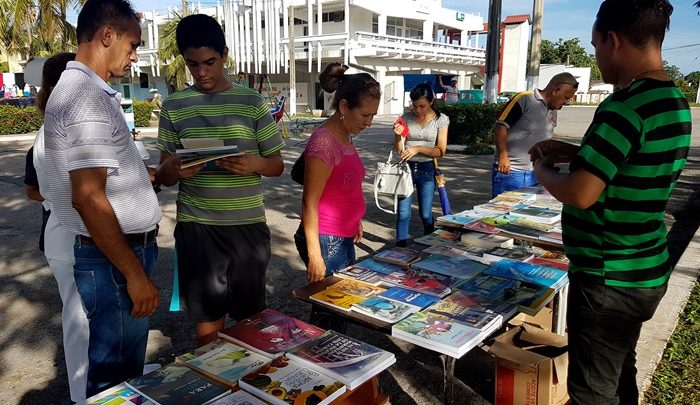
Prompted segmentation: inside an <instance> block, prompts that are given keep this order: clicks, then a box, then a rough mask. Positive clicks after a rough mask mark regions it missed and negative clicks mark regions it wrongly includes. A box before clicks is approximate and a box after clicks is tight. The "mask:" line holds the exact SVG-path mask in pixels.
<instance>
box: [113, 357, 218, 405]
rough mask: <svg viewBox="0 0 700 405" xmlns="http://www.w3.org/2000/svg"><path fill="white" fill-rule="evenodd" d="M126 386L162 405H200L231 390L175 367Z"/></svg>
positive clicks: (142, 377)
mask: <svg viewBox="0 0 700 405" xmlns="http://www.w3.org/2000/svg"><path fill="white" fill-rule="evenodd" d="M126 384H127V385H128V386H129V387H131V388H133V389H134V390H136V391H138V392H139V393H140V394H141V395H143V396H144V397H146V398H147V399H149V400H151V401H153V402H155V403H157V404H161V405H182V404H203V403H206V402H208V401H212V400H215V399H218V398H221V397H224V396H225V395H227V394H228V393H229V392H230V388H228V387H226V386H224V385H223V384H220V383H218V382H216V381H214V380H210V379H209V378H206V377H205V376H203V375H201V374H199V373H197V372H195V371H194V370H191V369H190V368H188V367H185V366H180V365H177V364H168V365H166V366H163V367H162V368H159V369H158V370H155V371H152V372H150V373H148V374H145V375H142V376H141V377H136V378H132V379H131V380H129V381H127V382H126Z"/></svg>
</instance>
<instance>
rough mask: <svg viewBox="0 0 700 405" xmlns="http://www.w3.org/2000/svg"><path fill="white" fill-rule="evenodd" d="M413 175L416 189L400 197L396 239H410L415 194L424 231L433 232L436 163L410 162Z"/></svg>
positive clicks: (426, 232) (430, 161)
mask: <svg viewBox="0 0 700 405" xmlns="http://www.w3.org/2000/svg"><path fill="white" fill-rule="evenodd" d="M408 166H409V167H410V168H411V176H412V177H413V186H414V188H415V191H414V192H413V194H411V195H410V196H408V197H406V198H400V199H399V210H398V211H399V212H398V215H397V217H396V240H399V241H403V240H406V239H408V227H409V225H410V223H411V203H412V202H413V195H414V194H416V195H418V215H419V216H420V220H421V222H422V223H423V232H424V233H425V234H429V233H432V232H433V197H434V196H435V164H434V163H433V161H432V160H429V161H427V162H408Z"/></svg>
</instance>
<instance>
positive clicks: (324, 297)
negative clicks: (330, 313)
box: [309, 286, 366, 312]
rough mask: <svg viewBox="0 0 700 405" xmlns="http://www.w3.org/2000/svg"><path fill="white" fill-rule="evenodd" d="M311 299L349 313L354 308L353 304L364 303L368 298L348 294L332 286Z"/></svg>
mask: <svg viewBox="0 0 700 405" xmlns="http://www.w3.org/2000/svg"><path fill="white" fill-rule="evenodd" d="M309 299H311V300H313V301H316V302H319V303H321V304H324V305H328V306H331V307H333V308H337V309H340V310H342V311H348V312H349V311H350V307H352V305H353V304H357V303H358V302H362V301H364V300H365V299H366V298H365V297H359V296H357V295H352V294H348V293H346V292H344V291H340V290H337V289H335V288H333V286H330V287H328V288H326V289H325V290H323V291H319V292H317V293H316V294H313V295H311V296H310V297H309Z"/></svg>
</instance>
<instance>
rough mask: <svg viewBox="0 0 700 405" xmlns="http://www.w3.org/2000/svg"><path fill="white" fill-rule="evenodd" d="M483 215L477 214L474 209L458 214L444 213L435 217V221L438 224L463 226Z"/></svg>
mask: <svg viewBox="0 0 700 405" xmlns="http://www.w3.org/2000/svg"><path fill="white" fill-rule="evenodd" d="M480 217H481V216H480V215H477V214H476V213H475V212H474V211H472V210H467V211H462V212H459V213H457V214H449V215H443V216H441V217H437V218H436V219H435V223H436V224H438V225H441V224H444V225H446V226H454V227H462V226H464V225H466V224H468V223H470V222H472V221H476V220H477V219H479V218H480Z"/></svg>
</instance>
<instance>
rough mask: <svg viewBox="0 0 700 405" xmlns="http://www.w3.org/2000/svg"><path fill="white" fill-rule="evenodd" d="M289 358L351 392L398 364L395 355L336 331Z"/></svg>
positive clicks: (288, 355)
mask: <svg viewBox="0 0 700 405" xmlns="http://www.w3.org/2000/svg"><path fill="white" fill-rule="evenodd" d="M287 357H289V359H290V360H298V361H300V362H301V364H303V365H306V366H308V367H309V368H311V369H313V370H316V371H318V372H319V373H322V374H326V375H328V376H329V377H331V378H334V379H337V380H338V381H340V382H342V383H343V384H345V385H346V386H347V387H348V389H350V390H353V389H355V388H357V387H359V386H360V385H362V383H364V382H365V381H367V380H369V379H370V378H372V377H374V376H375V375H377V374H379V373H380V372H382V371H384V370H385V369H386V368H388V367H389V366H391V365H392V364H394V363H395V362H396V357H394V354H393V353H390V352H387V351H386V350H382V349H380V348H378V347H374V346H372V345H370V344H368V343H365V342H362V341H359V340H357V339H354V338H352V337H350V336H346V335H343V334H341V333H338V332H335V331H332V330H329V331H326V333H324V334H323V335H321V336H319V337H317V338H316V339H314V340H311V341H309V342H306V343H304V344H303V345H301V346H297V347H296V348H294V349H292V350H291V351H290V352H289V353H288V354H287Z"/></svg>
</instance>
